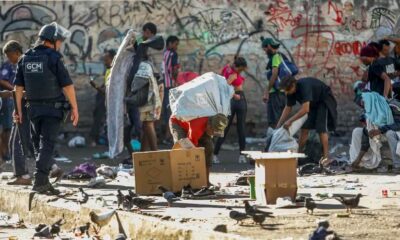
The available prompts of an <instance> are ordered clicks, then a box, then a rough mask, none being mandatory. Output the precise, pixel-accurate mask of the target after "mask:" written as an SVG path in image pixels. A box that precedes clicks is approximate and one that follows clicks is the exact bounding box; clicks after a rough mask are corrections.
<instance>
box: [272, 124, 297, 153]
mask: <svg viewBox="0 0 400 240" xmlns="http://www.w3.org/2000/svg"><path fill="white" fill-rule="evenodd" d="M298 148H299V145H298V144H297V141H296V139H294V138H293V137H291V136H290V135H289V132H288V130H286V129H284V128H279V129H277V130H275V132H274V134H273V135H272V138H271V143H270V145H269V149H268V151H269V152H287V151H291V152H297V150H298Z"/></svg>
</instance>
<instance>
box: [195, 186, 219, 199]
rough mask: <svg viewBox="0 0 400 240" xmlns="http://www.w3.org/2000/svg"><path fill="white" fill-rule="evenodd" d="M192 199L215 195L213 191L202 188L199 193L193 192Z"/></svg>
mask: <svg viewBox="0 0 400 240" xmlns="http://www.w3.org/2000/svg"><path fill="white" fill-rule="evenodd" d="M193 196H194V197H209V196H215V193H214V191H213V190H211V189H209V188H208V187H203V188H202V189H200V190H199V191H197V192H195V193H194V194H193Z"/></svg>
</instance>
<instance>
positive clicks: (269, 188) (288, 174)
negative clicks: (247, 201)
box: [255, 158, 297, 205]
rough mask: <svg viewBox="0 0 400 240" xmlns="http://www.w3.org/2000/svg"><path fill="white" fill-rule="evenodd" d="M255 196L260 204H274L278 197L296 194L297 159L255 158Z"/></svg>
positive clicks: (293, 197)
mask: <svg viewBox="0 0 400 240" xmlns="http://www.w3.org/2000/svg"><path fill="white" fill-rule="evenodd" d="M255 174H256V196H257V202H258V203H260V204H265V205H266V204H275V203H276V199H277V198H279V197H290V198H291V199H292V200H294V199H295V198H296V194H297V159H296V158H287V159H257V160H256V164H255Z"/></svg>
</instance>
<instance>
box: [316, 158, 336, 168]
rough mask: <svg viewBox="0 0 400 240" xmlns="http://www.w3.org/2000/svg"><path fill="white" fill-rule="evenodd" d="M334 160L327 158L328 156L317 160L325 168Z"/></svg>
mask: <svg viewBox="0 0 400 240" xmlns="http://www.w3.org/2000/svg"><path fill="white" fill-rule="evenodd" d="M333 161H334V160H332V159H328V158H324V157H322V158H321V160H319V165H320V166H322V167H324V168H326V167H328V166H329V165H330V164H331V163H332V162H333Z"/></svg>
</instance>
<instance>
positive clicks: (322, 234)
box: [309, 220, 339, 240]
mask: <svg viewBox="0 0 400 240" xmlns="http://www.w3.org/2000/svg"><path fill="white" fill-rule="evenodd" d="M328 228H329V222H328V221H327V220H321V221H319V222H318V226H317V229H316V230H315V231H314V232H313V233H312V234H311V235H310V238H309V240H326V239H339V238H338V236H337V235H336V233H335V232H334V231H331V230H328Z"/></svg>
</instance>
